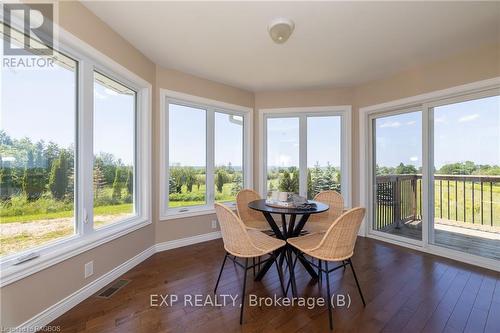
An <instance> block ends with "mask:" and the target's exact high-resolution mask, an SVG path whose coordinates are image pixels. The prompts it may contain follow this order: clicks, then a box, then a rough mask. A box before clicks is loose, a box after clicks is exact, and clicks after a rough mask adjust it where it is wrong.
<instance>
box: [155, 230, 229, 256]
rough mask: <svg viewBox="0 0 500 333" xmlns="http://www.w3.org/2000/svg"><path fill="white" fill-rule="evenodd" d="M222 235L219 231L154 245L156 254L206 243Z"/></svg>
mask: <svg viewBox="0 0 500 333" xmlns="http://www.w3.org/2000/svg"><path fill="white" fill-rule="evenodd" d="M221 237H222V235H221V233H220V231H214V232H209V233H207V234H202V235H196V236H192V237H186V238H181V239H175V240H171V241H168V242H163V243H158V244H156V245H155V250H156V252H162V251H167V250H171V249H175V248H178V247H183V246H188V245H193V244H196V243H202V242H207V241H210V240H213V239H218V238H221Z"/></svg>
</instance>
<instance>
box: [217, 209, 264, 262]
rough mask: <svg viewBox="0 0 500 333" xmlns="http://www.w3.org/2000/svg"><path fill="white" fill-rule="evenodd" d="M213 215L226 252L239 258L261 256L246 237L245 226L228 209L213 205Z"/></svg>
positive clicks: (260, 251) (259, 250) (260, 252)
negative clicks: (215, 217)
mask: <svg viewBox="0 0 500 333" xmlns="http://www.w3.org/2000/svg"><path fill="white" fill-rule="evenodd" d="M215 213H216V214H217V219H218V220H219V225H220V229H221V233H222V241H223V242H224V248H225V249H226V251H227V252H229V253H231V254H232V255H235V256H240V257H252V256H259V255H261V254H262V252H263V251H262V250H261V249H259V248H257V247H256V246H255V245H254V244H253V243H252V241H251V239H250V237H249V236H248V231H247V229H246V228H245V225H244V224H243V222H242V221H241V220H240V218H239V217H238V216H236V214H235V213H233V211H232V210H231V209H229V208H228V207H226V206H224V205H222V204H219V203H215Z"/></svg>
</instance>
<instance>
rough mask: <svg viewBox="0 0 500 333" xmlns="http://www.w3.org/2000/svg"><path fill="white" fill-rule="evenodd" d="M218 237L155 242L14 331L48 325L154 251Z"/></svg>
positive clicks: (211, 235)
mask: <svg viewBox="0 0 500 333" xmlns="http://www.w3.org/2000/svg"><path fill="white" fill-rule="evenodd" d="M218 238H221V233H220V231H214V232H210V233H207V234H202V235H197V236H192V237H186V238H182V239H176V240H172V241H168V242H163V243H158V244H155V245H153V246H151V247H149V248H147V249H146V250H144V251H142V252H141V253H139V254H138V255H136V256H135V257H133V258H131V259H129V260H127V261H126V262H124V263H123V264H121V265H119V266H118V267H116V268H114V269H112V270H111V271H109V272H107V273H105V274H104V275H102V276H100V277H98V278H97V279H95V280H94V281H92V282H90V283H89V284H87V285H86V286H84V287H83V288H81V289H79V290H77V291H75V292H74V293H72V294H71V295H69V296H68V297H66V298H64V299H62V300H60V301H59V302H57V303H56V304H54V305H52V306H51V307H49V308H47V309H45V310H44V311H42V312H40V313H39V314H37V315H36V316H34V317H32V318H31V319H29V320H27V321H26V322H24V323H23V324H21V325H19V326H18V327H17V328H16V332H32V331H33V332H34V330H33V329H34V328H36V327H38V328H39V327H43V326H45V325H48V324H49V323H50V322H52V321H53V320H54V319H56V318H58V317H60V316H62V315H63V314H64V313H65V312H67V311H69V310H70V309H71V308H73V307H74V306H76V305H78V304H79V303H80V302H82V301H84V300H85V299H87V298H89V297H90V296H92V295H93V294H95V293H96V292H98V291H99V290H101V289H102V288H104V287H105V286H107V285H108V284H110V283H111V282H113V281H114V280H116V279H117V278H119V277H120V276H121V275H123V274H125V273H126V272H128V271H129V270H131V269H132V268H134V267H135V266H137V265H138V264H140V263H141V262H143V261H144V260H146V259H148V258H149V257H151V256H152V255H153V254H155V253H156V252H162V251H167V250H171V249H175V248H178V247H183V246H188V245H192V244H196V243H201V242H206V241H209V240H213V239H218Z"/></svg>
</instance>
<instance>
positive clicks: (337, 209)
mask: <svg viewBox="0 0 500 333" xmlns="http://www.w3.org/2000/svg"><path fill="white" fill-rule="evenodd" d="M313 200H314V201H319V202H322V203H324V204H327V205H328V206H329V207H330V208H329V209H328V210H327V211H326V212H323V213H319V214H313V215H311V217H309V221H308V222H307V223H311V222H313V223H314V222H319V221H321V222H333V221H335V220H336V219H337V218H338V217H339V216H340V215H342V212H343V210H344V198H342V195H340V193H339V192H337V191H330V190H329V191H322V192H319V193H318V194H316V196H315V197H314V199H313Z"/></svg>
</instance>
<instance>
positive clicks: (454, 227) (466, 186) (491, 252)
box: [366, 89, 500, 262]
mask: <svg viewBox="0 0 500 333" xmlns="http://www.w3.org/2000/svg"><path fill="white" fill-rule="evenodd" d="M366 120H367V124H368V131H369V147H370V150H369V154H368V155H367V156H368V157H369V159H370V162H369V163H368V165H369V169H370V170H369V173H368V175H369V179H370V184H371V185H370V191H369V198H370V199H369V200H370V202H369V205H368V206H369V207H370V211H371V212H370V228H369V233H371V234H372V235H375V236H378V237H384V238H388V239H392V240H396V241H403V242H407V243H412V244H414V245H418V246H422V247H425V248H429V249H432V250H433V251H434V250H436V251H440V252H442V253H445V254H448V253H450V254H453V255H454V257H456V258H460V257H461V256H466V257H470V255H473V256H474V257H470V258H473V259H471V260H474V261H475V262H477V261H478V260H479V261H481V260H483V259H482V258H486V259H487V260H491V259H494V260H500V89H495V90H489V91H484V92H478V93H471V94H464V95H462V96H459V97H452V98H447V99H441V100H439V99H436V100H433V101H427V102H422V103H421V104H418V103H415V104H414V105H413V106H412V107H408V108H404V107H402V108H400V109H398V108H394V109H391V110H381V111H371V112H369V113H368V115H367V118H366Z"/></svg>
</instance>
